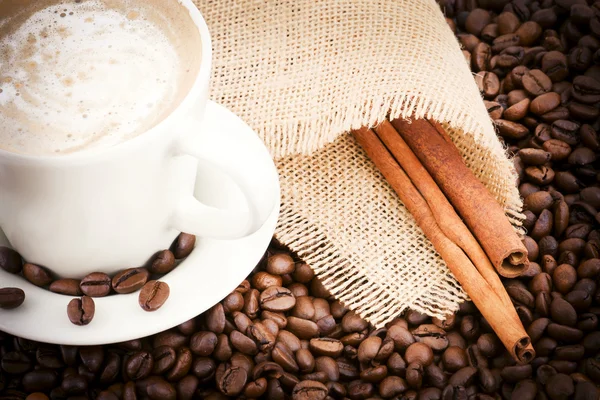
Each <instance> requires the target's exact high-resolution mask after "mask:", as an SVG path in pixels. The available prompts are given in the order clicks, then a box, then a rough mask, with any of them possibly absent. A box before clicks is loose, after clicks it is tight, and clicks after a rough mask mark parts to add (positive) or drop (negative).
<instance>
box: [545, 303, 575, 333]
mask: <svg viewBox="0 0 600 400" xmlns="http://www.w3.org/2000/svg"><path fill="white" fill-rule="evenodd" d="M567 304H568V303H567ZM548 335H549V336H550V337H552V338H554V339H557V340H561V341H563V342H565V343H574V342H577V341H579V340H581V338H582V337H583V332H582V331H581V330H579V329H577V328H573V327H571V326H568V325H561V324H560V323H551V324H550V325H548Z"/></svg>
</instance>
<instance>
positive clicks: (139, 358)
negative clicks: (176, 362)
mask: <svg viewBox="0 0 600 400" xmlns="http://www.w3.org/2000/svg"><path fill="white" fill-rule="evenodd" d="M153 368H154V358H153V357H152V354H151V353H149V352H147V351H139V352H136V353H134V354H132V355H131V356H130V357H129V358H128V359H127V362H126V363H125V371H126V373H127V376H128V377H129V378H130V379H133V380H139V379H144V378H146V377H147V376H149V375H150V373H151V372H152V369H153Z"/></svg>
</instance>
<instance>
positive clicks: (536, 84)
mask: <svg viewBox="0 0 600 400" xmlns="http://www.w3.org/2000/svg"><path fill="white" fill-rule="evenodd" d="M515 36H516V35H515ZM517 40H518V36H517ZM522 82H523V89H525V90H526V91H527V93H529V94H530V95H532V96H540V95H542V94H544V93H548V92H550V90H551V89H552V81H551V80H550V78H549V77H548V75H546V74H545V73H544V72H543V71H542V70H539V69H532V70H530V71H529V72H528V73H527V74H525V75H523V81H522Z"/></svg>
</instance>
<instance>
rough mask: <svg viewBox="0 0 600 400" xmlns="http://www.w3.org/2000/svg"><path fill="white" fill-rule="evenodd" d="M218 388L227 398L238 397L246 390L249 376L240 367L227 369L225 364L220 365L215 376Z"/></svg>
mask: <svg viewBox="0 0 600 400" xmlns="http://www.w3.org/2000/svg"><path fill="white" fill-rule="evenodd" d="M215 378H216V380H217V387H218V388H219V390H220V391H221V393H223V394H224V395H227V396H236V395H238V394H239V393H241V391H242V390H243V389H244V386H245V385H246V380H247V379H248V375H247V373H246V371H245V370H244V369H242V368H240V367H229V368H228V367H226V365H225V364H221V365H219V367H218V368H217V372H216V375H215Z"/></svg>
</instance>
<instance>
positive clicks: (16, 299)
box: [0, 287, 25, 310]
mask: <svg viewBox="0 0 600 400" xmlns="http://www.w3.org/2000/svg"><path fill="white" fill-rule="evenodd" d="M24 301H25V292H23V290H22V289H19V288H11V287H6V288H1V289H0V308H4V309H5V310H10V309H13V308H17V307H19V306H20V305H21V304H23V302H24Z"/></svg>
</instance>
